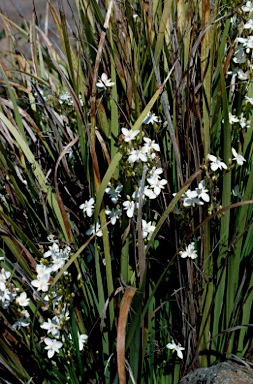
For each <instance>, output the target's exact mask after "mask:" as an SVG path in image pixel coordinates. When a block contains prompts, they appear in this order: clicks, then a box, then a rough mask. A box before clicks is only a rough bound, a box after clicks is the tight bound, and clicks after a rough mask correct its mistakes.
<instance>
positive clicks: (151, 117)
mask: <svg viewBox="0 0 253 384" xmlns="http://www.w3.org/2000/svg"><path fill="white" fill-rule="evenodd" d="M160 122H161V119H160V118H159V117H158V116H156V115H155V114H154V113H152V114H151V112H149V113H148V114H147V116H146V117H145V119H144V120H143V124H149V123H151V124H154V123H160Z"/></svg>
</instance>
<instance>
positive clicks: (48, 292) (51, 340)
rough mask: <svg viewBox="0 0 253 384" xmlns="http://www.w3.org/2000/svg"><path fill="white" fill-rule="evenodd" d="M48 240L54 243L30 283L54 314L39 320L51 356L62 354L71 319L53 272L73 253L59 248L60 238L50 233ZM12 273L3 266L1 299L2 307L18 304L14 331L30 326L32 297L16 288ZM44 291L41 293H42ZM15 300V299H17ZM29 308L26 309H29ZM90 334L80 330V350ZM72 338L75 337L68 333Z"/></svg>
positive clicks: (38, 297)
mask: <svg viewBox="0 0 253 384" xmlns="http://www.w3.org/2000/svg"><path fill="white" fill-rule="evenodd" d="M48 240H49V241H51V242H52V245H50V246H49V247H48V250H47V251H46V252H44V254H43V258H42V259H41V262H40V263H39V264H37V265H36V273H37V278H36V279H34V280H32V281H31V286H32V287H34V288H36V293H35V294H34V297H36V300H41V302H42V303H43V307H42V308H43V311H45V310H52V312H53V314H54V315H53V316H52V317H48V318H47V320H44V318H43V320H42V319H40V327H41V329H44V330H46V331H47V335H46V337H43V338H42V340H43V341H44V343H45V350H46V351H47V356H48V358H49V359H51V358H52V357H53V356H54V354H55V353H59V352H60V349H61V348H62V346H63V345H64V342H65V339H64V335H63V334H61V331H62V330H64V334H65V335H66V333H67V334H68V327H67V326H66V324H67V322H68V320H69V319H70V314H69V310H68V304H67V301H66V299H65V297H64V292H63V290H62V289H61V288H60V285H51V282H52V281H53V274H54V273H57V272H58V271H59V270H60V269H61V268H62V267H63V266H64V265H65V263H66V261H67V260H68V259H69V257H70V255H71V248H70V247H69V246H65V247H64V248H60V246H59V244H58V241H57V240H55V239H54V236H52V235H49V236H48ZM11 275H12V274H11V272H10V271H6V270H5V269H4V268H2V269H1V272H0V300H1V303H2V307H3V308H4V309H6V308H7V307H8V306H9V305H10V302H11V301H12V302H13V303H15V306H16V309H15V308H14V307H13V309H14V312H15V313H17V314H18V318H17V321H16V322H15V323H14V324H13V325H12V329H13V330H19V329H21V328H26V327H29V326H30V314H29V311H28V310H29V307H30V298H29V297H28V296H27V293H26V292H25V291H22V292H20V290H21V289H20V288H16V287H15V286H14V284H12V283H11V282H10V279H11ZM40 294H42V296H40ZM14 299H15V300H14ZM26 308H27V309H26ZM87 338H88V336H87V335H86V334H79V333H78V344H79V350H80V351H81V350H83V348H84V343H85V341H86V340H87ZM69 339H70V340H72V338H71V335H70V334H69Z"/></svg>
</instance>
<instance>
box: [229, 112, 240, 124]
mask: <svg viewBox="0 0 253 384" xmlns="http://www.w3.org/2000/svg"><path fill="white" fill-rule="evenodd" d="M228 117H229V122H230V124H233V123H238V121H239V119H238V117H236V116H235V115H232V113H231V112H229V113H228Z"/></svg>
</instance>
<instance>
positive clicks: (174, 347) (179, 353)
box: [166, 340, 184, 359]
mask: <svg viewBox="0 0 253 384" xmlns="http://www.w3.org/2000/svg"><path fill="white" fill-rule="evenodd" d="M166 347H167V348H169V349H172V350H173V352H174V351H176V352H177V356H178V357H179V359H182V358H183V352H182V351H183V350H184V348H183V347H181V345H180V344H176V343H175V342H174V340H172V343H168V344H167V345H166Z"/></svg>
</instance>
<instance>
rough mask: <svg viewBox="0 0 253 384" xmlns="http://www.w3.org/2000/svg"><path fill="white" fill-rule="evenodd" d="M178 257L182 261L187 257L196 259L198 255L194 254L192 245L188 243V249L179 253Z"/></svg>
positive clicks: (194, 250)
mask: <svg viewBox="0 0 253 384" xmlns="http://www.w3.org/2000/svg"><path fill="white" fill-rule="evenodd" d="M179 254H180V256H181V257H182V258H183V259H184V258H185V257H189V258H190V259H196V257H198V254H197V252H196V249H195V246H194V243H193V242H192V243H190V244H189V245H188V247H186V250H185V251H180V252H179Z"/></svg>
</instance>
